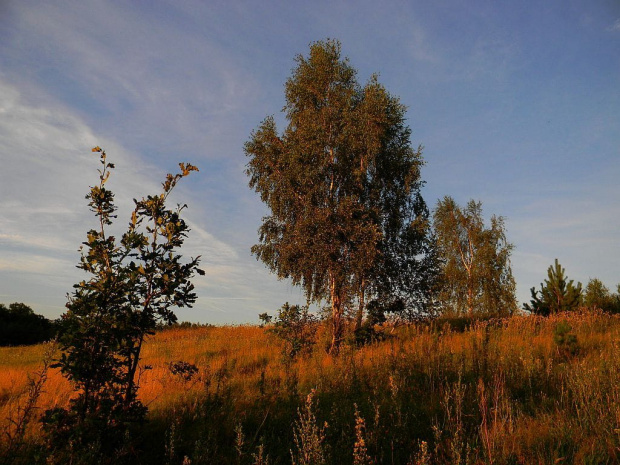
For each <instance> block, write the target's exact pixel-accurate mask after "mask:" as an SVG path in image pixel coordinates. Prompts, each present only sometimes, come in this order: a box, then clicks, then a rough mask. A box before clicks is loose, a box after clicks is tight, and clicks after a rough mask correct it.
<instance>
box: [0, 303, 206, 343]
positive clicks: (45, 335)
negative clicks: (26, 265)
mask: <svg viewBox="0 0 620 465" xmlns="http://www.w3.org/2000/svg"><path fill="white" fill-rule="evenodd" d="M201 326H210V325H208V324H205V325H203V324H197V323H190V322H187V321H183V322H180V323H174V324H170V325H164V324H161V325H158V327H157V330H158V331H162V330H165V329H170V328H197V327H201ZM63 328H64V325H63V320H62V317H61V318H58V319H56V320H50V319H48V318H45V317H44V316H43V315H38V314H37V313H35V312H34V310H33V309H32V308H31V307H29V306H28V305H26V304H24V303H19V302H14V303H12V304H10V305H9V306H8V307H7V306H6V305H5V304H0V346H19V345H29V344H38V343H40V342H45V341H49V340H50V339H53V338H54V337H56V336H57V335H59V334H61V333H62V332H63Z"/></svg>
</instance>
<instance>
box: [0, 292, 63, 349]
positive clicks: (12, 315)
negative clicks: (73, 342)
mask: <svg viewBox="0 0 620 465" xmlns="http://www.w3.org/2000/svg"><path fill="white" fill-rule="evenodd" d="M56 330H57V326H56V325H55V324H54V323H53V322H52V321H50V320H48V319H47V318H45V317H44V316H43V315H37V314H36V313H35V312H34V310H32V308H31V307H29V306H28V305H26V304H23V303H18V302H13V303H12V304H10V305H9V306H8V308H7V307H6V306H5V305H4V304H0V346H16V345H26V344H37V343H39V342H43V341H48V340H50V339H52V338H53V337H54V335H55V334H56Z"/></svg>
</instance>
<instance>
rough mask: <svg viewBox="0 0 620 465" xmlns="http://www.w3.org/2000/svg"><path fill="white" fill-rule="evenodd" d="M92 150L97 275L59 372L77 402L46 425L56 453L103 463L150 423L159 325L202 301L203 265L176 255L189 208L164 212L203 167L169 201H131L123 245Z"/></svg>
mask: <svg viewBox="0 0 620 465" xmlns="http://www.w3.org/2000/svg"><path fill="white" fill-rule="evenodd" d="M93 152H96V153H97V154H98V155H99V157H100V163H101V168H100V169H99V170H98V171H99V184H98V185H96V186H94V187H92V188H91V190H90V192H89V194H88V195H87V196H86V199H87V200H88V205H89V207H90V210H91V211H92V212H93V213H94V214H95V215H96V217H97V219H98V223H99V225H98V229H92V230H90V231H88V233H87V239H86V241H85V242H84V243H83V246H82V247H81V249H80V250H81V260H80V263H79V265H78V268H80V269H82V270H84V271H85V272H86V273H88V274H89V276H90V277H89V278H88V279H87V280H84V281H81V282H80V283H78V284H76V285H75V286H74V288H75V290H74V291H73V293H72V295H71V296H69V301H68V303H67V312H66V313H65V314H64V315H63V327H64V333H63V335H62V337H61V338H60V344H61V349H62V354H61V357H60V359H59V360H58V362H57V364H56V365H57V366H58V367H60V369H61V371H62V373H63V375H64V376H65V377H66V378H67V379H69V381H71V383H72V384H73V385H74V387H75V389H76V391H77V392H78V395H77V397H75V398H74V399H73V400H72V401H71V407H70V408H69V409H68V410H65V409H55V410H52V411H48V412H47V414H46V419H45V422H46V424H47V426H48V430H49V431H52V432H53V433H52V434H51V437H52V445H53V446H54V447H56V448H60V452H58V453H59V454H61V455H62V453H65V452H66V451H64V452H62V448H63V447H64V446H66V445H67V444H71V445H72V446H71V447H74V448H77V449H80V448H81V449H82V452H83V450H85V449H88V450H90V451H91V452H92V454H93V455H92V456H93V457H99V458H98V460H103V458H102V457H105V456H107V457H108V458H110V457H111V456H113V455H114V454H117V455H119V454H120V452H119V448H121V444H122V441H123V440H124V438H125V435H126V434H127V431H128V428H129V427H130V426H131V425H132V424H134V423H136V422H139V421H141V420H142V419H143V418H144V414H145V411H146V408H145V407H144V406H143V405H142V404H141V402H140V401H139V399H138V398H137V392H138V381H139V376H138V365H139V362H140V353H141V349H142V345H143V343H144V341H145V339H146V337H147V336H148V335H149V334H152V333H153V332H154V330H155V328H156V326H157V324H158V323H159V322H165V323H173V322H175V321H176V316H175V314H174V312H173V310H172V308H173V307H183V306H190V307H191V305H192V304H193V303H194V302H195V300H196V294H195V293H194V286H193V285H192V283H191V282H190V278H191V277H192V276H193V275H194V273H196V272H198V273H200V274H202V273H203V272H202V271H201V270H199V269H198V262H199V258H194V259H190V260H189V261H188V262H187V263H183V262H182V257H181V255H179V254H178V249H179V248H180V247H181V246H182V245H183V241H184V239H185V238H186V237H187V233H188V231H189V228H188V226H187V224H186V223H185V221H184V220H183V219H182V218H181V212H182V210H183V209H184V208H185V207H186V206H185V205H183V206H181V205H177V207H176V208H175V209H169V208H168V207H167V206H166V200H167V198H168V196H169V194H170V193H171V192H172V190H173V189H174V187H175V186H176V184H177V182H178V181H179V180H180V179H181V178H182V177H184V176H187V175H189V174H190V172H191V171H197V168H195V167H194V166H192V165H190V164H187V165H185V164H180V168H181V172H180V173H179V174H176V175H171V174H169V175H168V176H167V178H166V180H165V182H164V183H163V191H162V193H160V194H158V195H149V196H148V197H145V198H143V199H141V200H134V203H135V208H134V210H133V212H132V215H131V220H130V222H129V226H128V229H127V232H125V233H124V234H123V235H122V237H121V239H120V241H117V240H116V238H115V237H114V236H112V235H109V234H108V232H107V229H108V227H109V226H110V225H112V222H113V219H114V218H116V216H115V214H114V212H115V211H116V207H115V205H114V194H113V193H112V191H110V190H109V189H107V187H106V182H107V181H108V179H109V176H110V173H111V170H112V169H113V168H114V165H113V164H112V163H109V162H108V161H107V157H106V153H105V151H103V150H102V149H100V148H99V147H96V148H94V149H93ZM62 460H68V457H64V458H63V459H61V461H62Z"/></svg>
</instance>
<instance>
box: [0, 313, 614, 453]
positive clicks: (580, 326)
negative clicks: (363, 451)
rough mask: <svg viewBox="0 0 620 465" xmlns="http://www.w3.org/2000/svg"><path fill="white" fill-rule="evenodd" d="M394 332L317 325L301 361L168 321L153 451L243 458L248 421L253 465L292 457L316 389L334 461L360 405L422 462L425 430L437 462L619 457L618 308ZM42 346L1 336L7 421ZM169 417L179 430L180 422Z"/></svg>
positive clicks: (147, 391) (52, 378) (389, 449)
mask: <svg viewBox="0 0 620 465" xmlns="http://www.w3.org/2000/svg"><path fill="white" fill-rule="evenodd" d="M560 322H566V323H568V325H569V326H570V333H571V334H573V335H574V336H576V341H577V342H576V345H575V346H574V347H573V346H571V347H567V346H566V347H565V346H562V345H561V344H560V343H558V339H557V336H554V334H555V333H557V328H558V325H559V323H560ZM385 332H386V334H387V336H388V337H387V338H386V340H384V341H382V342H377V343H374V344H370V345H367V346H364V347H360V348H357V347H353V346H345V347H344V348H343V350H342V351H341V354H340V356H339V357H331V356H328V355H327V354H326V353H325V350H324V348H325V347H324V344H322V343H321V342H320V341H321V340H322V339H325V340H327V338H325V337H323V336H321V335H319V337H318V339H319V343H317V345H316V346H315V349H314V350H313V351H312V352H311V353H304V354H302V355H301V356H299V357H297V358H296V359H295V360H286V359H284V358H283V356H282V352H281V347H280V341H279V340H277V338H275V337H274V336H273V335H270V334H269V333H268V332H267V331H266V330H265V329H264V328H259V327H255V326H231V327H199V328H188V329H169V330H166V331H162V332H159V333H157V334H156V335H155V336H153V337H152V338H151V339H150V340H149V341H148V343H147V344H146V345H145V347H144V352H143V360H142V370H141V377H140V391H139V394H140V398H141V400H142V401H143V402H144V403H145V404H146V405H147V406H148V407H149V416H150V418H151V420H152V425H151V427H150V428H151V429H152V432H153V434H154V437H157V438H158V439H155V440H153V441H155V442H153V443H152V444H151V446H150V451H149V453H148V454H147V456H146V457H148V460H155V459H156V458H157V457H159V459H161V456H162V455H163V453H164V452H163V451H164V448H165V447H164V444H162V442H165V441H168V442H170V441H172V442H175V447H176V448H175V451H176V452H175V454H176V455H175V457H173V459H170V460H169V462H170V463H177V462H178V463H181V461H182V459H183V457H184V456H185V455H187V456H188V457H189V458H190V459H191V458H193V459H194V462H192V463H209V462H208V461H209V460H211V461H213V463H233V462H234V461H235V460H238V459H239V457H238V456H236V455H235V450H236V449H235V446H234V441H235V439H234V438H235V434H237V433H235V427H237V428H242V430H243V431H244V432H245V434H244V437H245V438H246V442H245V443H244V445H243V447H245V449H243V447H241V448H238V450H245V452H244V454H245V455H243V460H241V462H242V463H252V461H251V454H252V453H254V452H255V450H257V449H256V448H257V447H258V446H259V445H261V444H262V445H263V446H264V452H265V453H268V454H270V455H271V457H272V459H273V460H275V459H277V460H279V462H277V463H290V450H291V449H292V447H293V445H292V444H293V443H292V441H293V424H294V421H295V418H296V416H297V409H298V407H300V406H301V405H303V403H304V400H305V397H306V395H307V394H308V393H309V392H310V391H311V390H313V389H314V390H315V392H316V402H317V405H316V409H317V411H316V417H317V419H318V420H317V421H319V422H321V424H323V423H322V422H327V423H328V427H327V428H326V430H325V431H326V439H325V441H326V443H328V444H329V448H328V449H329V451H328V453H329V454H330V457H331V459H332V460H333V461H334V462H337V461H341V462H344V463H353V462H352V461H353V450H354V444H355V443H356V441H358V442H359V435H360V434H361V433H360V431H359V428H358V430H356V429H355V425H356V417H355V407H354V404H356V405H357V406H358V410H359V415H360V418H361V419H363V421H364V422H365V429H364V434H365V435H366V436H365V440H364V444H365V447H367V453H368V454H369V456H371V457H373V458H374V459H375V460H376V461H377V463H407V461H408V460H409V459H411V460H412V461H411V463H416V462H415V457H418V459H419V460H422V458H420V457H425V455H424V454H423V453H422V451H421V449H420V447H421V444H422V442H425V443H427V446H426V447H427V453H428V454H427V455H428V457H430V459H429V460H432V462H430V463H437V464H440V463H441V464H443V463H466V462H467V463H515V464H518V463H522V464H530V463H556V462H557V463H618V462H619V461H620V318H619V317H618V316H610V315H604V314H600V313H574V314H568V315H557V316H553V317H550V318H540V317H525V316H517V317H512V318H508V319H504V320H496V321H492V322H484V321H480V322H475V323H473V324H472V325H471V326H470V327H468V328H467V329H466V330H464V331H461V332H459V331H457V330H454V329H452V328H451V327H450V326H449V325H447V324H442V323H441V321H438V322H435V323H432V324H430V325H429V324H418V325H413V326H401V327H396V328H392V327H390V328H386V329H385ZM44 350H45V348H44V346H43V345H38V346H31V347H15V348H0V421H2V428H3V429H4V431H9V432H10V422H9V421H8V420H9V419H11V418H15V416H16V415H18V414H19V409H18V407H19V405H21V404H20V403H23V402H24V394H25V392H26V389H25V388H26V384H27V381H28V376H29V374H30V373H34V372H35V371H36V370H37V369H38V367H39V366H40V363H41V358H42V356H43V353H44ZM178 361H184V362H187V363H190V364H194V365H195V366H196V367H197V368H198V372H197V373H196V374H195V375H193V376H192V377H191V379H185V378H183V377H182V376H180V375H178V374H173V373H172V371H171V370H170V364H171V363H174V362H178ZM70 396H71V389H70V386H69V384H68V383H67V382H66V380H64V378H62V376H60V374H59V373H58V371H57V370H55V369H51V370H50V372H49V379H48V380H47V382H46V384H45V391H44V393H43V394H42V395H41V397H40V399H38V403H37V405H38V407H39V411H38V412H39V413H40V412H42V411H43V410H44V409H46V408H50V407H53V406H66V405H67V402H68V400H69V398H70ZM357 421H358V423H359V422H360V421H361V420H359V419H358V420H357ZM172 424H176V425H177V426H176V427H175V428H176V429H174V431H177V432H179V431H180V432H182V434H181V433H178V434H177V433H175V435H172V434H170V431H172V430H171V429H170V428H171V425H172ZM166 431H168V433H166ZM39 433H40V427H39V426H38V423H37V422H36V421H33V422H32V423H31V425H30V429H29V433H28V435H27V438H28V439H29V440H31V441H34V442H36V441H37V437H38V436H39ZM356 435H357V436H356ZM5 436H6V435H5ZM146 442H147V443H148V442H149V440H148V439H146ZM326 453H327V452H326ZM358 453H359V451H358ZM158 454H159V455H158ZM201 457H202V459H201ZM145 460H146V459H145ZM175 460H176V461H177V462H175ZM201 460H203V461H202V462H201ZM424 460H426V459H424ZM418 463H422V462H420V461H419V462H418Z"/></svg>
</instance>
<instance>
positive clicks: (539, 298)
mask: <svg viewBox="0 0 620 465" xmlns="http://www.w3.org/2000/svg"><path fill="white" fill-rule="evenodd" d="M564 273H565V270H564V268H562V266H561V265H560V264H559V262H558V259H557V258H556V259H555V265H552V266H550V267H549V269H548V270H547V276H548V278H547V279H545V282H544V284H543V283H541V284H540V291H536V289H535V288H531V289H530V292H531V294H532V300H531V301H530V304H527V303H526V304H524V305H523V307H524V308H525V310H527V311H529V312H532V313H536V314H538V315H550V314H553V313H558V312H567V311H570V310H575V309H576V308H577V307H578V306H579V305H581V297H582V296H581V283H577V285H575V284H573V283H574V281H573V280H572V279H571V280H570V281H569V280H568V278H567V277H566V276H565V275H564Z"/></svg>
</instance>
